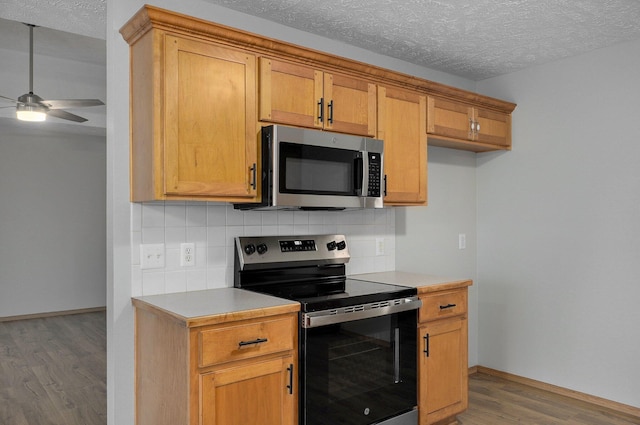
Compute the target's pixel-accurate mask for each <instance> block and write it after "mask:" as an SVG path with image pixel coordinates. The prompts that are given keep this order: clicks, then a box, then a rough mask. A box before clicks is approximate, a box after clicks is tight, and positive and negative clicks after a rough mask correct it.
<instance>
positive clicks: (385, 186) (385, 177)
mask: <svg viewBox="0 0 640 425" xmlns="http://www.w3.org/2000/svg"><path fill="white" fill-rule="evenodd" d="M384 196H387V175H386V174H385V175H384Z"/></svg>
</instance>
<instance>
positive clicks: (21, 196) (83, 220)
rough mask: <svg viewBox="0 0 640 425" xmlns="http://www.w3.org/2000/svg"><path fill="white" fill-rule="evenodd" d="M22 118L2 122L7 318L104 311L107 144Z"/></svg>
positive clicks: (2, 276)
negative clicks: (21, 120) (24, 121)
mask: <svg viewBox="0 0 640 425" xmlns="http://www.w3.org/2000/svg"><path fill="white" fill-rule="evenodd" d="M14 120H15V118H11V119H9V118H4V119H0V127H1V128H2V130H1V131H0V197H1V198H2V201H1V202H0V241H1V243H0V317H8V316H19V315H25V314H34V313H46V312H57V311H67V310H76V309H83V308H92V307H103V306H105V304H106V295H105V272H106V270H105V268H106V264H105V258H106V252H105V251H106V247H105V230H106V229H105V220H106V206H105V196H104V195H105V185H106V172H105V159H106V147H105V138H104V137H98V136H86V135H84V136H83V135H77V134H64V133H55V132H49V131H43V130H42V123H30V124H31V125H33V124H35V126H37V127H40V128H39V129H38V130H36V131H33V130H32V129H31V128H33V127H29V124H25V125H23V126H17V125H15V124H13V123H12V122H11V121H14ZM45 128H46V127H45Z"/></svg>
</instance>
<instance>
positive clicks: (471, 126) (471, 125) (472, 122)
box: [469, 118, 476, 136]
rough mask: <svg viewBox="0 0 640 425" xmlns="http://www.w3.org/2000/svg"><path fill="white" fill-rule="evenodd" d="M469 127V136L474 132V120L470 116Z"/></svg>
mask: <svg viewBox="0 0 640 425" xmlns="http://www.w3.org/2000/svg"><path fill="white" fill-rule="evenodd" d="M469 128H470V129H471V130H469V136H473V133H475V132H476V122H475V121H474V120H472V119H471V118H469Z"/></svg>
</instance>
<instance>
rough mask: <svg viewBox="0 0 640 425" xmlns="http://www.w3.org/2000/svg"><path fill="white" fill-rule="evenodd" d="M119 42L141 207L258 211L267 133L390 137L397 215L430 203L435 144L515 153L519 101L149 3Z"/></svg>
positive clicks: (135, 196) (390, 181)
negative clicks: (236, 205)
mask: <svg viewBox="0 0 640 425" xmlns="http://www.w3.org/2000/svg"><path fill="white" fill-rule="evenodd" d="M120 32H121V33H122V36H123V37H124V39H125V40H126V41H127V42H128V43H129V46H130V58H131V80H130V81H131V87H130V92H131V93H130V103H131V104H130V111H131V199H132V200H133V201H151V200H180V199H191V200H203V201H206V200H213V201H227V202H258V201H259V200H260V187H259V184H260V183H259V182H256V176H257V175H259V174H260V172H261V170H260V169H259V164H260V161H259V158H258V157H257V155H258V153H257V152H258V144H259V131H260V128H261V126H263V125H265V124H266V123H280V124H286V125H293V126H298V127H307V128H317V129H321V130H331V131H336V132H341V133H347V134H354V135H360V136H368V137H378V138H381V139H383V140H384V142H385V170H386V173H387V195H386V197H385V202H386V203H387V204H393V205H416V204H417V205H423V204H425V203H426V197H427V195H426V194H427V188H426V185H427V156H426V149H427V147H426V146H427V145H426V144H427V143H430V144H432V145H436V146H445V147H448V148H455V149H466V150H471V151H476V152H482V151H488V150H497V149H510V148H511V112H512V111H513V109H514V108H515V106H516V105H515V104H513V103H509V102H505V101H502V100H498V99H493V98H490V97H487V96H482V95H479V94H476V93H471V92H468V91H465V90H460V89H457V88H454V87H450V86H446V85H443V84H439V83H435V82H433V81H428V80H424V79H421V78H418V77H414V76H411V75H407V74H402V73H399V72H395V71H390V70H388V69H384V68H379V67H376V66H373V65H369V64H366V63H362V62H357V61H354V60H350V59H346V58H342V57H338V56H334V55H330V54H327V53H323V52H319V51H317V50H312V49H307V48H304V47H301V46H296V45H294V44H290V43H286V42H283V41H279V40H274V39H270V38H267V37H263V36H260V35H256V34H251V33H248V32H245V31H241V30H238V29H235V28H229V27H226V26H223V25H219V24H216V23H213V22H209V21H206V20H203V19H198V18H194V17H190V16H185V15H181V14H178V13H175V12H170V11H167V10H163V9H160V8H157V7H153V6H149V5H146V6H143V7H142V9H140V11H138V13H137V14H136V15H135V16H133V17H132V18H131V19H130V20H129V22H127V23H126V24H125V25H124V26H123V27H122V29H121V30H120ZM258 180H259V179H258Z"/></svg>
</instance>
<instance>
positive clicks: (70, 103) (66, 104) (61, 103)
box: [40, 99, 104, 109]
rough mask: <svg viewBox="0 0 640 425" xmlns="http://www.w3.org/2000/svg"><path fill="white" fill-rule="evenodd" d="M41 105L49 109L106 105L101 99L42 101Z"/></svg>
mask: <svg viewBox="0 0 640 425" xmlns="http://www.w3.org/2000/svg"><path fill="white" fill-rule="evenodd" d="M40 103H42V104H43V105H45V106H46V107H47V108H49V109H68V108H71V109H73V108H86V107H88V106H100V105H104V103H103V102H102V101H101V100H100V99H56V100H41V101H40Z"/></svg>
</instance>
